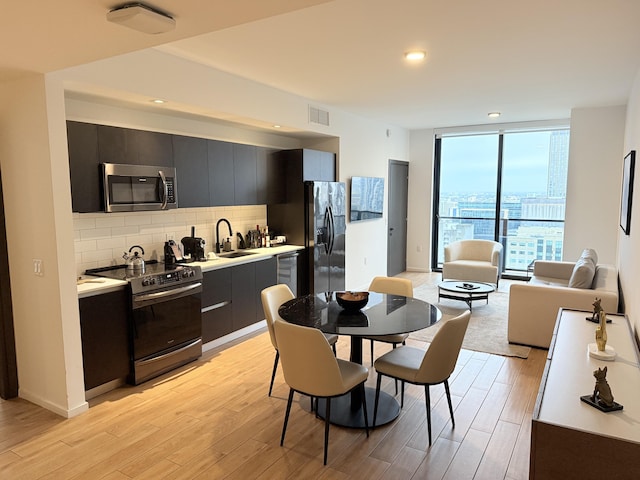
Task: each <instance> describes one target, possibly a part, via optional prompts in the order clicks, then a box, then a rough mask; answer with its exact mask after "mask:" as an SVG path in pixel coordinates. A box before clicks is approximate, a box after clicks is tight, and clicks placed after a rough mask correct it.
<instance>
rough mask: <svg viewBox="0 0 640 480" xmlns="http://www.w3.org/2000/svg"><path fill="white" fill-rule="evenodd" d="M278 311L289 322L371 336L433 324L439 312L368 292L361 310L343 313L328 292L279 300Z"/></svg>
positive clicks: (422, 304)
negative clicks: (280, 303) (366, 300)
mask: <svg viewBox="0 0 640 480" xmlns="http://www.w3.org/2000/svg"><path fill="white" fill-rule="evenodd" d="M278 313H279V314H280V316H281V317H282V318H283V319H284V320H286V321H287V322H290V323H295V324H297V325H303V326H306V327H314V328H318V329H320V330H322V331H323V332H325V333H336V334H338V335H351V336H371V335H394V334H399V333H410V332H415V331H416V330H421V329H423V328H427V327H429V326H431V325H434V324H435V323H437V322H438V321H440V319H441V318H442V312H441V311H440V310H439V309H438V308H437V307H436V306H435V305H431V304H430V303H427V302H424V301H422V300H418V299H417V298H411V297H403V296H401V295H387V294H383V293H377V292H369V301H368V302H367V305H365V306H364V307H363V308H362V310H360V311H357V312H354V313H352V312H347V311H345V310H343V309H342V307H340V305H338V303H337V302H336V300H335V294H334V293H332V292H327V293H321V294H311V295H305V296H302V297H297V298H294V299H292V300H289V301H287V302H285V303H283V304H282V305H281V306H280V308H279V310H278Z"/></svg>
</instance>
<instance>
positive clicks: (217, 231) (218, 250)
mask: <svg viewBox="0 0 640 480" xmlns="http://www.w3.org/2000/svg"><path fill="white" fill-rule="evenodd" d="M220 222H224V223H226V224H227V226H228V227H229V236H230V237H232V236H233V232H232V231H231V224H230V223H229V220H227V219H226V218H221V219H220V220H218V222H217V223H216V253H220V228H219V227H220Z"/></svg>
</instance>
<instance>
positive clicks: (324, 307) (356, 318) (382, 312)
mask: <svg viewBox="0 0 640 480" xmlns="http://www.w3.org/2000/svg"><path fill="white" fill-rule="evenodd" d="M278 313H279V315H280V317H282V319H284V320H285V321H287V322H290V323H294V324H296V325H302V326H305V327H313V328H317V329H319V330H321V331H322V332H325V333H335V334H338V335H346V336H349V337H350V338H351V357H350V360H351V361H352V362H356V363H360V364H362V340H363V338H364V337H368V336H372V335H392V334H399V333H410V332H415V331H417V330H422V329H423V328H428V327H430V326H432V325H435V324H436V323H437V322H439V321H440V320H441V318H442V312H441V311H440V310H439V309H438V308H437V307H436V306H435V305H432V304H430V303H427V302H424V301H422V300H418V299H416V298H412V297H404V296H401V295H390V294H384V293H376V292H369V301H368V302H367V304H366V305H365V306H364V307H363V308H362V309H361V310H358V311H355V312H353V311H347V310H344V309H343V308H342V307H341V306H340V305H338V303H337V302H336V298H335V293H333V292H326V293H321V294H310V295H304V296H301V297H296V298H294V299H292V300H289V301H287V302H285V303H283V304H282V305H281V306H280V308H279V310H278ZM360 395H361V393H360V391H359V390H358V389H356V390H354V391H352V392H351V393H349V394H346V395H343V396H342V397H338V398H336V399H333V400H332V401H331V423H333V424H336V425H341V426H345V427H352V428H364V417H363V415H362V411H361V408H362V399H361V396H360ZM365 395H366V400H367V413H368V420H369V425H371V424H372V422H373V405H374V401H375V388H371V387H367V388H365ZM323 412H324V408H323V401H322V399H320V401H319V404H318V415H319V416H322V415H323ZM399 414H400V404H399V403H398V401H397V400H396V399H395V397H394V396H392V395H390V394H388V393H386V392H384V391H381V392H380V399H379V404H378V416H377V418H376V425H384V424H386V423H389V422H391V421H393V420H395V419H396V418H397V417H398V415H399Z"/></svg>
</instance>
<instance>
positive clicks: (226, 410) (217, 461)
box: [0, 274, 546, 480]
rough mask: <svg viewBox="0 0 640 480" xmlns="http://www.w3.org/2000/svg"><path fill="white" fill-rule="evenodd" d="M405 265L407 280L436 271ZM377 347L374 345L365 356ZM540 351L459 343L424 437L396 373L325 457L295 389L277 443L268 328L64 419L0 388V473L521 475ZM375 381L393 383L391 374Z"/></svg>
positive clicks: (412, 394) (277, 406) (277, 404)
mask: <svg viewBox="0 0 640 480" xmlns="http://www.w3.org/2000/svg"><path fill="white" fill-rule="evenodd" d="M409 276H410V278H412V280H413V281H414V283H415V284H416V286H417V285H418V284H419V283H421V282H424V281H433V279H434V277H433V276H431V275H425V274H422V275H416V274H409ZM409 343H410V344H413V345H418V346H425V344H423V343H421V342H417V341H413V340H410V341H409ZM387 348H388V347H385V346H384V345H381V344H379V343H378V344H376V355H379V354H382V353H383V352H384V351H386V350H387ZM367 352H368V348H365V349H364V354H365V364H368V363H367V362H368V360H369V358H368V355H367ZM338 356H339V357H341V358H348V356H349V339H348V338H341V339H340V340H339V342H338ZM545 357H546V351H544V350H536V349H532V351H531V354H530V355H529V358H528V359H527V360H522V359H517V358H507V357H501V356H496V355H489V354H485V353H477V352H471V351H466V350H463V351H462V352H461V354H460V358H459V362H458V365H457V367H456V370H455V372H454V374H453V376H452V377H451V379H450V385H451V394H452V399H453V405H454V409H455V420H456V426H455V429H452V428H451V422H450V419H449V412H448V408H447V402H446V398H445V396H444V389H443V388H442V387H441V386H437V387H432V388H431V400H432V411H433V415H432V425H433V434H434V442H433V446H432V447H431V448H428V440H427V427H426V423H425V422H426V415H425V406H424V392H423V390H422V388H421V387H415V386H409V385H407V389H406V393H405V405H404V409H403V410H402V411H401V414H400V417H399V418H398V419H397V420H395V421H394V422H393V423H392V424H390V425H388V426H385V427H380V428H377V429H376V430H375V431H374V432H372V433H371V435H370V436H369V438H366V436H365V434H364V432H361V431H358V430H351V429H344V428H339V427H332V428H331V432H330V439H329V459H328V465H327V466H326V467H325V466H323V465H322V453H323V447H322V445H323V428H324V423H323V421H322V420H320V419H317V418H315V416H314V415H312V414H310V413H309V411H308V410H309V400H308V398H306V397H300V396H297V395H296V396H295V397H294V406H293V407H292V412H291V418H290V421H289V427H288V429H287V437H286V441H285V446H284V447H280V445H279V443H280V433H281V429H282V420H283V416H284V410H285V406H286V397H287V394H288V387H287V386H286V384H285V383H284V380H283V377H282V374H281V371H280V369H279V371H278V375H277V377H276V382H275V385H274V392H273V396H272V397H268V396H267V391H268V386H269V379H270V374H271V369H272V366H273V358H274V351H273V348H272V346H271V343H270V341H269V337H268V334H267V333H266V331H265V332H261V333H258V334H255V335H253V336H251V337H250V338H247V339H244V340H243V341H239V342H236V343H235V344H234V345H231V346H227V347H226V348H221V349H218V350H215V351H210V352H207V353H206V354H205V355H204V356H203V358H202V359H200V360H199V361H197V362H195V363H192V364H190V365H189V366H186V367H184V368H182V369H179V370H178V371H174V372H172V374H171V375H167V376H164V377H161V378H160V379H156V380H152V381H150V382H147V383H145V384H144V385H141V386H137V387H124V388H120V389H117V390H114V391H112V392H109V393H107V394H104V395H102V396H100V397H98V398H96V399H94V400H93V401H92V402H91V408H90V409H89V411H88V412H86V413H84V414H82V415H80V416H78V417H76V418H73V419H62V418H60V417H58V416H56V415H55V414H53V413H50V412H48V411H47V410H44V409H42V408H40V407H37V406H34V405H32V404H30V403H29V402H26V401H24V400H21V399H15V400H11V401H1V402H0V478H2V479H5V478H6V479H12V480H13V479H67V478H73V479H94V478H104V479H111V480H116V479H132V478H135V479H219V478H237V479H243V480H244V479H251V478H260V479H276V478H282V479H284V478H291V479H313V478H318V479H350V478H353V479H362V478H366V479H368V480H373V479H378V478H383V479H411V478H413V479H424V478H429V479H453V480H463V479H472V478H473V479H492V480H495V479H502V478H504V479H510V480H517V479H525V478H527V477H528V465H529V443H530V431H531V412H532V410H533V405H534V402H535V397H536V393H537V389H538V385H539V381H540V378H541V375H542V370H543V367H544V362H545ZM370 370H371V371H370V376H369V382H368V383H369V384H370V386H372V387H374V386H375V372H374V371H373V369H370ZM383 389H385V390H386V391H387V392H390V393H393V384H392V383H390V382H387V383H383ZM370 408H373V406H370Z"/></svg>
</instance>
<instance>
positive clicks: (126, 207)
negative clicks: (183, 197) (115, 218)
mask: <svg viewBox="0 0 640 480" xmlns="http://www.w3.org/2000/svg"><path fill="white" fill-rule="evenodd" d="M101 168H102V181H103V183H102V185H103V188H104V203H105V207H104V210H105V212H139V211H145V210H167V209H170V208H177V207H178V199H177V196H176V169H175V168H173V167H154V166H150V165H125V164H118V163H103V164H101Z"/></svg>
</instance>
